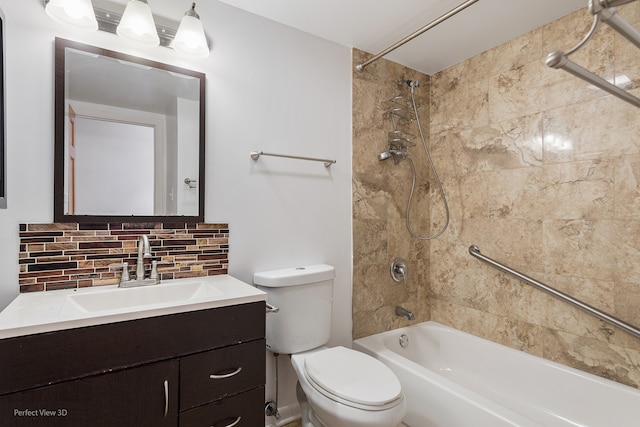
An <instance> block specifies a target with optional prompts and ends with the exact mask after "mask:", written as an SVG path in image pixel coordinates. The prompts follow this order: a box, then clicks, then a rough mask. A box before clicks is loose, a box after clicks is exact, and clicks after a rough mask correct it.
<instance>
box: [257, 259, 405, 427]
mask: <svg viewBox="0 0 640 427" xmlns="http://www.w3.org/2000/svg"><path fill="white" fill-rule="evenodd" d="M334 276H335V272H334V268H333V267H332V266H330V265H326V264H319V265H311V266H304V267H295V268H287V269H281V270H273V271H267V272H264V273H255V274H254V275H253V283H254V284H255V285H256V286H257V287H258V288H259V289H262V290H263V291H265V292H266V293H267V300H268V302H269V304H271V305H273V306H275V307H277V308H278V310H277V311H273V312H271V313H269V314H268V315H267V348H269V349H270V350H271V351H272V352H274V353H279V354H290V355H291V364H292V366H293V369H294V371H295V372H296V375H297V376H298V390H297V391H298V392H297V396H298V402H299V404H300V410H301V412H302V426H303V427H397V426H398V425H400V423H401V422H402V418H403V417H404V415H405V413H406V402H405V399H404V396H403V394H402V388H401V386H400V381H398V379H397V378H396V376H395V374H394V373H393V372H392V371H391V369H389V368H388V367H387V366H386V365H384V364H383V363H382V362H380V361H379V360H377V359H375V358H374V357H372V356H369V355H367V354H364V353H361V352H358V351H355V350H351V349H348V348H345V347H326V344H327V342H328V341H329V339H330V337H331V336H330V331H331V313H332V302H333V300H332V295H333V278H334Z"/></svg>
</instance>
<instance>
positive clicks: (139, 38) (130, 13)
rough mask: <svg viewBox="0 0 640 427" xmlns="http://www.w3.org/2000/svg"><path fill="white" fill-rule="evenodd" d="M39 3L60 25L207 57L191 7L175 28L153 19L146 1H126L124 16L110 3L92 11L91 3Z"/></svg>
mask: <svg viewBox="0 0 640 427" xmlns="http://www.w3.org/2000/svg"><path fill="white" fill-rule="evenodd" d="M43 1H44V4H45V9H46V11H47V14H48V15H49V16H50V17H51V18H52V19H54V20H55V21H57V22H60V23H62V24H67V25H71V26H74V27H79V28H84V29H86V30H94V31H95V30H101V31H106V32H108V33H112V34H117V35H118V36H120V37H123V38H125V39H128V40H133V41H135V42H137V43H138V44H142V45H147V46H158V45H160V46H164V47H170V48H173V49H174V50H176V51H177V52H181V53H184V54H185V55H188V56H191V57H194V58H205V57H207V56H209V44H208V42H207V37H206V35H205V32H204V27H203V25H202V21H200V16H199V15H198V14H197V13H196V10H195V7H196V4H195V3H193V4H192V6H191V9H189V10H188V11H187V12H185V14H184V16H183V18H182V21H181V22H180V24H179V25H178V22H176V21H172V20H168V19H163V18H161V17H160V18H159V17H155V18H154V16H153V13H152V12H151V8H150V7H149V3H148V0H129V2H128V3H127V5H126V8H125V9H124V12H122V5H121V4H119V3H115V2H113V1H110V0H95V3H96V4H95V7H94V5H93V4H92V0H43ZM156 21H160V24H158V23H156ZM176 28H177V30H176Z"/></svg>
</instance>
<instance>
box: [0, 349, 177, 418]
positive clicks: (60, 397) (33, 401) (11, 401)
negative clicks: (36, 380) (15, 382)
mask: <svg viewBox="0 0 640 427" xmlns="http://www.w3.org/2000/svg"><path fill="white" fill-rule="evenodd" d="M178 387H179V380H178V361H176V360H172V361H166V362H159V363H154V364H151V365H146V366H142V367H138V368H133V369H126V370H123V371H120V372H114V373H110V374H103V375H97V376H93V377H88V378H84V379H80V380H73V381H67V382H63V383H61V384H56V385H52V386H46V387H40V388H37V389H34V390H27V391H22V392H18V393H12V394H9V395H7V396H3V397H2V398H1V399H0V413H1V414H3V417H2V424H1V425H7V426H16V427H21V426H25V427H31V426H34V427H35V426H55V427H57V426H61V427H62V426H64V427H68V426H92V427H114V426H119V427H129V426H130V427H175V426H177V425H178V391H179V388H178Z"/></svg>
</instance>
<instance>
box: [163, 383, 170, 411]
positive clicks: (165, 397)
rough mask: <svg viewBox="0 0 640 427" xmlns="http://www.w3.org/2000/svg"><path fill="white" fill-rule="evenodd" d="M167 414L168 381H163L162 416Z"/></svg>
mask: <svg viewBox="0 0 640 427" xmlns="http://www.w3.org/2000/svg"><path fill="white" fill-rule="evenodd" d="M168 413H169V380H164V416H165V418H166V417H167V414H168Z"/></svg>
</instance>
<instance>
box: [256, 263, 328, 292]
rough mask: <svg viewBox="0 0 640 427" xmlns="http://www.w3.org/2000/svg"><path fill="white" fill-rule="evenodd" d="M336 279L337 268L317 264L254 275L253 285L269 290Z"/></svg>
mask: <svg viewBox="0 0 640 427" xmlns="http://www.w3.org/2000/svg"><path fill="white" fill-rule="evenodd" d="M334 277H335V268H333V266H331V265H327V264H316V265H305V266H300V267H291V268H283V269H280V270H271V271H264V272H262V273H254V274H253V283H254V284H255V285H260V286H266V287H269V288H279V287H284V286H296V285H305V284H309V283H315V282H322V281H324V280H331V279H333V278H334Z"/></svg>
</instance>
